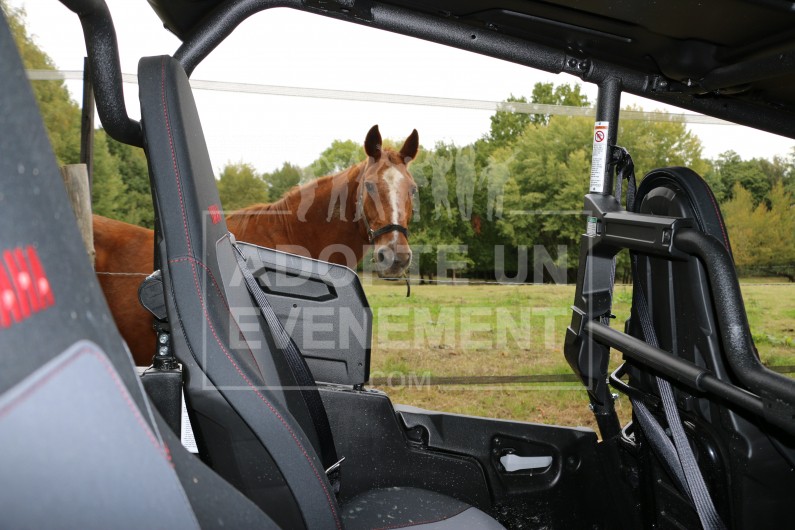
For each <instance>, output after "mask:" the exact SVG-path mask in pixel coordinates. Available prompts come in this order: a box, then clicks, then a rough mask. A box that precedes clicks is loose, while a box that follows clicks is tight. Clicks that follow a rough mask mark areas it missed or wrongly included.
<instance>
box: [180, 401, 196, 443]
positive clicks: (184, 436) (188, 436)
mask: <svg viewBox="0 0 795 530" xmlns="http://www.w3.org/2000/svg"><path fill="white" fill-rule="evenodd" d="M180 430H181V431H182V432H181V433H180V435H181V436H180V438H181V440H180V441H181V442H182V445H183V447H185V449H187V450H188V451H190V452H191V453H198V452H199V448H198V447H196V439H195V438H194V437H193V428H192V427H191V425H190V418H189V417H188V408H187V407H186V406H185V394H184V393H183V394H182V429H180Z"/></svg>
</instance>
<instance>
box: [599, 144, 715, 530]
mask: <svg viewBox="0 0 795 530" xmlns="http://www.w3.org/2000/svg"><path fill="white" fill-rule="evenodd" d="M617 175H618V178H617V179H616V180H617V182H616V198H617V199H618V200H619V201H621V191H622V190H621V186H622V181H623V180H624V179H625V178H626V179H627V210H629V211H634V209H635V194H636V192H637V184H636V180H635V165H634V163H633V162H632V157H631V156H630V155H629V153H628V152H627V150H626V149H623V148H621V150H620V151H619V156H618V161H617ZM631 262H632V280H633V283H634V285H633V289H632V291H633V294H632V305H633V307H634V308H635V311H636V314H637V315H638V320H639V321H640V322H639V323H640V327H641V330H642V332H643V337H644V340H645V341H646V343H647V344H649V345H650V346H654V347H655V348H659V347H660V346H659V344H660V343H659V341H658V340H657V334H656V333H655V331H654V323H653V321H652V319H651V313H650V311H649V305H648V302H647V300H646V294H645V291H644V282H643V281H642V279H641V277H640V274H638V256H637V254H635V253H631ZM614 263H615V261H614ZM656 380H657V387H658V389H659V391H660V398H661V401H662V404H663V410H664V411H665V418H666V420H667V422H668V427H669V429H670V430H671V434H672V436H673V445H672V444H671V440H670V439H669V438H668V437H667V436H666V435H665V431H664V430H663V428H662V427H661V426H660V424H659V423H658V422H657V419H656V418H655V417H654V416H653V415H652V414H651V413H650V412H649V410H648V409H647V408H646V406H645V405H644V404H643V403H642V402H640V401H639V400H637V399H633V400H632V407H633V410H635V412H636V413H635V416H636V417H637V418H638V422H639V423H640V425H641V428H642V429H643V432H644V434H645V435H646V437H647V438H648V439H649V442H650V444H651V445H652V447H653V448H654V449H655V452H656V453H657V455H658V456H659V457H660V459H661V460H662V461H663V462H665V465H666V467H667V468H668V470H669V472H670V473H671V476H672V477H673V478H674V480H675V481H676V482H677V483H678V485H679V487H680V489H681V490H682V492H683V493H684V494H685V495H687V496H688V497H689V498H690V500H691V502H692V503H693V506H694V507H695V509H696V513H697V514H698V518H699V521H701V526H703V527H704V529H705V530H723V529H725V528H726V526H725V525H724V524H723V521H721V519H720V516H719V515H718V512H717V511H716V510H715V505H714V503H713V502H712V497H711V496H710V494H709V490H708V489H707V485H706V483H705V482H704V477H703V475H702V474H701V469H700V468H699V467H698V463H697V462H696V457H695V455H694V454H693V449H692V448H691V447H690V442H689V441H688V439H687V434H686V433H685V429H684V426H683V424H682V418H681V417H680V415H679V409H678V408H677V406H676V400H675V398H674V392H673V388H672V387H671V384H670V383H669V382H668V381H667V380H666V379H663V378H661V377H657V378H656Z"/></svg>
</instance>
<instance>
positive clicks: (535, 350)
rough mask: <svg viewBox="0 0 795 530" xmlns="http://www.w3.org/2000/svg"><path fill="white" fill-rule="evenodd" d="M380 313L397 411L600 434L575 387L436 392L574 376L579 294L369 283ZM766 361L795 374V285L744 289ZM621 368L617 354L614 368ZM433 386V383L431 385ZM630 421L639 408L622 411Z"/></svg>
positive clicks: (382, 366)
mask: <svg viewBox="0 0 795 530" xmlns="http://www.w3.org/2000/svg"><path fill="white" fill-rule="evenodd" d="M365 290H366V292H367V296H368V299H369V301H370V305H371V307H372V309H373V315H374V326H373V354H372V364H371V378H373V379H377V380H380V381H382V382H384V383H383V384H382V385H381V386H378V387H376V388H380V389H382V390H385V391H386V392H388V394H389V395H390V397H391V398H392V399H393V401H394V402H396V403H403V404H408V405H414V406H417V407H423V408H429V409H434V410H444V411H449V412H457V413H463V414H473V415H478V416H492V417H498V418H503V419H515V420H523V421H532V422H539V423H550V424H559V425H572V426H589V427H595V423H594V421H593V416H592V415H591V413H590V411H589V410H588V400H587V397H586V395H585V391H584V390H583V389H582V386H580V385H578V384H576V383H532V384H505V385H493V384H491V385H458V384H456V385H434V384H433V380H434V378H438V377H454V376H456V377H467V376H491V375H502V376H505V375H531V374H570V373H571V369H570V368H569V366H568V364H567V363H566V361H565V359H564V357H563V338H564V333H565V329H566V326H567V325H568V323H569V320H570V318H571V312H570V309H569V307H570V305H571V302H572V300H573V298H574V286H572V285H521V286H501V285H456V286H449V285H444V286H442V285H413V286H412V289H411V297H409V298H406V288H405V285H402V284H396V283H391V284H387V283H384V282H365ZM742 290H743V296H744V298H745V305H746V310H747V312H748V318H749V321H750V324H751V330H752V333H753V335H754V340H755V341H756V344H757V348H758V349H759V353H760V356H761V358H762V361H763V362H764V363H765V364H768V365H795V284H780V285H770V284H766V283H761V282H759V281H758V280H757V281H749V282H743V284H742ZM630 302H631V286H617V287H616V292H615V296H614V313H615V314H616V315H617V318H616V319H615V320H614V321H613V325H614V326H615V327H617V328H619V329H620V328H621V327H622V326H623V322H624V320H625V319H626V318H627V316H628V315H629V308H630ZM619 363H620V354H618V353H616V352H614V353H613V358H612V359H611V365H612V366H617V365H618V364H619ZM429 382H430V383H431V384H428V383H429ZM617 408H618V411H619V414H620V415H621V416H622V420H626V419H628V418H629V416H630V412H631V411H630V405H629V402H628V401H627V399H626V397H624V396H622V397H620V398H619V401H618V402H617Z"/></svg>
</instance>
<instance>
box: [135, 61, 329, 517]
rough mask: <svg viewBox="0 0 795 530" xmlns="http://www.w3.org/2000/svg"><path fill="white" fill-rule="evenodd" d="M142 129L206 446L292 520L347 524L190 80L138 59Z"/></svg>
mask: <svg viewBox="0 0 795 530" xmlns="http://www.w3.org/2000/svg"><path fill="white" fill-rule="evenodd" d="M138 83H139V94H140V100H141V116H142V126H143V130H144V141H145V149H146V153H147V158H148V160H149V168H150V178H151V184H152V191H153V194H154V200H155V205H156V208H157V218H158V220H159V228H160V233H161V234H162V238H161V240H160V241H158V245H159V251H160V263H161V265H162V273H163V279H164V284H165V290H166V305H167V309H168V317H169V322H170V325H171V328H172V336H173V345H174V351H175V354H176V355H177V357H178V358H179V360H180V361H181V362H182V363H183V367H184V370H185V372H186V374H187V386H186V399H187V401H188V404H189V408H190V410H191V413H192V419H193V420H194V421H193V423H194V429H195V430H196V434H197V438H198V443H199V449H200V452H201V453H202V455H203V457H204V458H206V459H208V461H210V462H211V463H212V465H213V468H214V469H215V470H216V471H218V472H219V473H220V474H221V475H222V476H224V477H226V478H228V479H229V480H230V481H232V482H233V484H235V485H236V486H237V487H239V488H240V489H241V491H243V492H245V493H246V494H247V495H249V497H250V498H252V499H253V500H255V502H257V503H258V504H259V505H260V506H261V507H263V509H265V510H266V511H267V512H268V513H269V514H271V515H272V516H273V517H274V518H275V519H276V520H277V522H279V523H280V524H283V525H287V526H296V525H300V524H304V525H306V526H308V527H338V526H339V525H340V522H339V515H338V513H337V512H338V507H337V504H336V500H335V498H334V493H333V491H332V489H331V486H330V484H329V482H328V480H327V478H326V475H325V473H324V469H323V466H322V464H321V462H320V460H319V458H318V456H317V455H318V454H319V453H320V451H319V445H318V439H317V434H316V432H315V430H314V425H313V424H312V421H311V417H310V415H309V411H308V409H307V407H306V404H305V403H304V401H303V400H302V398H301V395H300V392H299V391H298V390H297V389H296V386H297V385H296V383H295V380H294V378H293V376H292V374H291V372H290V370H289V366H288V365H287V363H286V360H285V359H284V358H283V357H282V355H280V354H274V353H275V352H276V348H275V346H274V343H273V339H272V337H271V335H270V334H269V333H265V332H264V331H263V330H265V329H267V327H266V325H265V324H264V322H263V319H262V317H261V315H260V314H259V310H258V307H257V306H256V305H254V302H253V300H252V298H251V296H250V295H249V293H248V290H247V289H246V286H245V283H244V282H243V281H242V277H241V273H240V269H239V267H238V265H237V262H236V259H235V255H234V252H235V249H234V247H233V240H232V238H231V236H230V234H229V233H228V231H227V228H226V223H225V220H224V217H223V215H222V210H221V204H220V200H219V197H218V190H217V187H216V181H215V177H214V175H213V171H212V166H211V163H210V158H209V153H208V151H207V146H206V143H205V140H204V136H203V133H202V128H201V123H200V121H199V117H198V112H197V109H196V104H195V101H194V99H193V94H192V92H191V89H190V85H189V82H188V78H187V76H186V75H185V72H184V70H183V69H182V67H181V66H180V64H179V62H178V61H176V60H174V59H173V58H171V57H168V56H162V57H148V58H144V59H142V60H141V62H140V64H139V69H138Z"/></svg>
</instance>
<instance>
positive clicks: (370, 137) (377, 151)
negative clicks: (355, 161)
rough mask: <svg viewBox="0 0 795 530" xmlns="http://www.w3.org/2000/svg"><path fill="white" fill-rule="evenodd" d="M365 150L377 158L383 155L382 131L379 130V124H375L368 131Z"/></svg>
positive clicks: (368, 154)
mask: <svg viewBox="0 0 795 530" xmlns="http://www.w3.org/2000/svg"><path fill="white" fill-rule="evenodd" d="M364 152H365V153H367V156H370V157H373V158H375V159H376V160H378V159H379V158H380V157H381V133H380V132H379V131H378V125H373V126H372V127H371V128H370V130H369V131H368V132H367V138H365V139H364Z"/></svg>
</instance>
